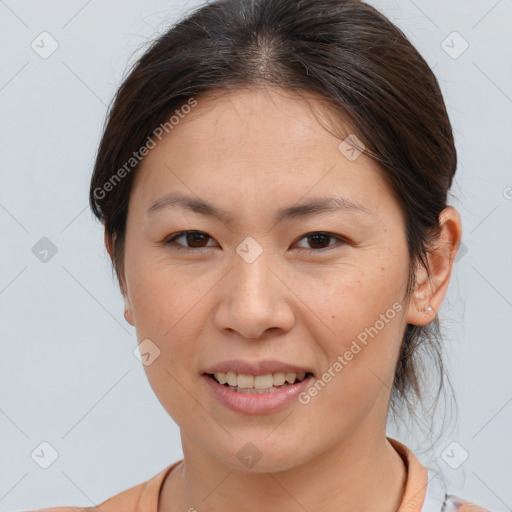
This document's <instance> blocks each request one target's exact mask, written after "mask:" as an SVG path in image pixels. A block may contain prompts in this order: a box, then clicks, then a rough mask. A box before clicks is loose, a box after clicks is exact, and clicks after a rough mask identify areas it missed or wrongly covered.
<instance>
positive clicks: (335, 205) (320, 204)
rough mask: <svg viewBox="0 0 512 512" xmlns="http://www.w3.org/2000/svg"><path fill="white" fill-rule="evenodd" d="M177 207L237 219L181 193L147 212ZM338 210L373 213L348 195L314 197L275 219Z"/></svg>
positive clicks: (282, 210) (281, 211) (226, 220)
mask: <svg viewBox="0 0 512 512" xmlns="http://www.w3.org/2000/svg"><path fill="white" fill-rule="evenodd" d="M176 207H179V208H184V209H186V210H190V211H192V212H195V213H198V214H200V215H204V216H207V217H214V218H216V219H219V220H220V221H222V222H224V223H226V224H232V223H233V221H234V219H235V216H234V215H233V214H232V213H231V212H229V211H228V210H225V209H223V208H220V207H218V206H214V205H212V204H210V203H208V202H206V201H203V200H202V199H194V198H191V197H188V196H183V195H179V194H168V195H166V196H164V197H161V198H160V199H158V200H157V201H155V202H154V203H153V204H152V205H151V206H150V207H149V208H148V210H147V211H146V214H149V215H151V214H154V213H156V212H158V211H161V210H163V209H165V208H176ZM338 211H354V212H360V213H364V214H366V215H373V214H372V212H371V211H370V210H368V209H367V208H366V207H365V206H363V205H362V204H359V203H356V202H354V201H352V200H351V199H348V198H346V197H342V196H336V197H320V198H314V199H312V200H310V201H308V202H305V203H299V204H295V205H292V206H287V207H284V208H280V209H279V210H277V212H276V215H275V219H274V221H275V222H281V221H284V220H289V219H297V218H304V217H311V216H314V215H318V214H321V213H326V212H338Z"/></svg>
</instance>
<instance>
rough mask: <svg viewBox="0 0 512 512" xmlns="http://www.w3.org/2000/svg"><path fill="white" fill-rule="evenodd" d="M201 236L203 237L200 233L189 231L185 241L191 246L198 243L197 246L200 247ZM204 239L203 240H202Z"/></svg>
mask: <svg viewBox="0 0 512 512" xmlns="http://www.w3.org/2000/svg"><path fill="white" fill-rule="evenodd" d="M201 237H203V238H204V235H203V234H202V233H189V234H188V235H187V243H188V244H189V245H190V246H191V247H197V246H195V245H194V243H196V242H197V243H199V247H201V245H200V244H201ZM203 241H204V240H203Z"/></svg>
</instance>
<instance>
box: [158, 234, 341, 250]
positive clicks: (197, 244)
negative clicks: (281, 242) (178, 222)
mask: <svg viewBox="0 0 512 512" xmlns="http://www.w3.org/2000/svg"><path fill="white" fill-rule="evenodd" d="M180 238H184V240H185V242H186V243H187V244H189V245H188V246H183V245H182V244H180V243H178V244H176V241H177V240H179V239H180ZM208 239H210V240H213V238H212V237H210V236H209V235H207V234H206V233H203V232H201V231H181V232H180V233H177V234H175V235H173V236H171V237H170V238H167V239H166V240H165V241H164V244H165V245H172V244H176V245H177V248H178V249H185V250H186V249H202V248H205V247H214V246H211V245H210V246H208V245H206V246H205V245H203V244H204V242H205V241H207V240H208ZM329 239H337V240H338V242H339V243H341V244H343V243H347V242H346V240H344V239H343V238H341V237H339V236H337V235H332V234H330V233H325V232H320V231H319V232H315V233H308V234H307V235H304V236H303V237H301V238H300V239H299V240H308V243H309V244H310V245H313V246H316V247H313V248H312V249H308V248H306V249H305V250H306V251H315V252H319V251H326V250H329V249H331V248H332V247H333V246H334V245H336V244H329V243H328V242H329ZM326 243H327V244H328V245H327V247H318V246H319V245H320V246H322V245H325V244H326Z"/></svg>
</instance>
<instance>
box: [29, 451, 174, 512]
mask: <svg viewBox="0 0 512 512" xmlns="http://www.w3.org/2000/svg"><path fill="white" fill-rule="evenodd" d="M180 462H181V460H179V461H177V462H175V463H173V464H171V465H170V466H167V467H166V468H164V469H163V470H161V471H160V472H159V473H157V474H156V475H154V476H153V477H152V478H150V479H149V480H147V481H146V482H142V483H139V484H137V485H134V486H133V487H130V488H128V489H126V490H124V491H122V492H120V493H118V494H116V495H115V496H112V497H111V498H108V499H106V500H105V501H103V502H101V503H99V504H98V505H96V506H94V507H70V506H67V507H52V508H41V509H33V510H23V511H21V512H119V511H120V510H122V511H123V512H142V511H146V510H148V511H149V510H151V511H153V510H156V509H157V508H158V496H159V492H160V489H161V487H162V484H163V482H164V480H165V477H166V476H167V474H168V473H169V472H170V471H171V470H172V469H173V468H174V467H176V466H177V465H178V464H180Z"/></svg>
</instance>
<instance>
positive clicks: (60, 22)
mask: <svg viewBox="0 0 512 512" xmlns="http://www.w3.org/2000/svg"><path fill="white" fill-rule="evenodd" d="M370 3H372V4H373V5H375V6H376V7H378V8H379V9H381V10H382V12H383V13H384V14H386V15H387V16H388V17H389V18H390V19H391V20H392V21H394V22H395V23H396V24H398V26H400V27H401V28H402V29H403V30H404V32H405V33H406V34H407V35H408V36H409V37H410V38H411V40H412V42H413V44H415V45H416V47H417V48H418V49H419V51H420V52H421V53H422V55H423V56H424V57H425V58H426V60H427V61H428V63H429V64H430V65H431V67H433V69H434V72H435V73H436V76H437V77H438V79H439V81H440V85H441V87H442V90H443V93H444V96H445V100H446V103H447V106H448V109H449V114H450V118H451V121H452V124H453V127H454V131H455V135H456V143H457V149H458V155H459V167H458V171H457V176H456V182H455V185H454V187H453V188H452V192H453V194H452V195H451V199H450V204H452V205H453V206H455V207H456V208H458V209H459V212H460V213H461V216H462V221H463V228H464V235H463V243H464V248H463V252H465V251H467V252H465V254H464V253H461V257H460V259H459V260H458V261H457V263H456V265H455V270H454V274H453V278H452V283H451V285H450V290H449V293H448V297H447V299H446V300H445V303H444V304H443V308H442V310H441V312H440V316H441V319H442V322H443V326H444V334H445V339H446V347H447V351H448V353H449V359H448V361H447V364H448V368H449V371H450V374H451V377H452V380H453V382H454V386H455V391H456V397H457V400H458V403H459V418H458V423H457V425H456V426H455V427H453V428H450V429H447V430H446V432H445V435H444V437H443V438H442V440H441V441H440V443H438V445H437V447H436V449H435V453H434V454H432V453H431V454H430V457H429V455H428V453H427V452H422V450H423V449H424V446H425V445H424V439H423V438H422V436H421V435H420V434H416V435H415V434H413V435H412V437H411V436H407V435H406V434H405V433H401V434H399V433H396V437H397V438H399V439H401V440H402V441H404V442H406V443H408V445H409V446H410V447H411V448H412V449H417V455H418V457H419V458H420V460H421V461H422V462H424V463H425V464H427V463H429V464H431V463H435V464H437V465H438V469H440V470H441V471H442V472H443V474H444V476H445V478H447V479H448V481H449V482H450V485H451V487H450V490H451V491H453V492H457V493H459V494H461V495H462V496H464V497H465V498H466V499H471V500H473V501H476V502H477V503H479V504H481V505H484V506H487V507H488V508H490V509H492V510H512V486H511V485H510V482H511V476H512V439H511V437H512V435H511V424H512V403H511V402H512V376H511V371H510V368H511V365H512V345H511V343H512V335H511V332H512V271H511V262H512V258H511V256H512V238H511V233H512V230H511V221H512V199H511V198H512V188H510V187H512V172H511V161H512V152H511V136H512V124H511V120H510V119H511V116H512V59H511V54H512V52H511V50H512V31H510V26H512V1H511V0H500V1H496V0H471V1H468V0H449V1H446V0H435V1H425V0H424V1H420V0H417V1H415V2H413V1H411V0H396V1H391V0H378V1H377V0H374V1H372V2H370ZM195 5H197V2H187V3H180V2H178V1H163V0H144V1H141V0H137V1H135V0H129V1H127V0H124V1H121V0H115V1H114V0H107V1H99V0H92V1H91V0H89V1H84V0H73V1H69V0H68V1H64V0H60V1H57V0H53V1H45V2H36V1H35V0H32V1H17V0H6V1H0V37H1V50H0V51H1V58H2V66H1V69H0V116H1V117H0V120H1V121H0V123H1V124H0V129H1V138H0V144H1V148H0V149H1V160H0V162H1V163H0V165H1V174H0V179H1V187H0V226H1V229H2V251H1V271H0V272H1V273H0V307H1V320H0V332H1V340H2V355H1V357H0V379H1V386H0V392H1V395H0V398H1V402H0V429H1V436H0V443H1V446H0V460H1V461H2V464H1V467H0V511H2V512H5V511H13V510H21V509H28V508H36V507H50V506H57V505H76V506H93V505H94V504H97V503H99V502H101V501H103V500H104V499H106V498H107V497H110V496H112V495H114V494H116V493H118V492H120V491H122V490H124V489H127V488H128V487H131V486H132V485H135V484H137V483H140V482H143V481H146V480H147V479H149V478H150V477H152V476H153V475H155V474H156V473H157V472H159V471H160V470H161V469H163V468H164V467H166V466H167V465H169V464H170V463H172V462H174V461H176V460H178V459H179V458H181V457H182V451H181V444H180V439H179V430H178V428H177V426H176V425H175V423H174V422H173V420H172V419H171V418H170V417H169V416H168V415H167V413H166V412H165V411H164V409H163V408H162V406H161V405H160V403H159V402H158V400H157V398H156V397H155V396H154V394H153V392H152V390H151V388H150V386H149V384H148V382H147V379H146V377H145V373H144V371H143V367H142V364H141V363H140V362H139V361H138V360H137V359H136V358H135V357H134V355H133V350H134V348H135V347H136V345H137V340H136V336H135V331H134V329H133V328H132V327H131V326H130V325H128V324H127V323H126V322H125V321H124V318H123V303H122V300H121V296H120V293H119V291H118V289H117V285H116V283H115V281H113V280H112V279H111V274H110V267H109V261H108V258H107V255H106V252H105V250H104V248H103V236H102V230H101V227H100V225H99V224H97V223H96V222H95V221H93V218H92V214H91V213H90V212H89V210H88V207H87V192H88V183H89V177H90V173H91V169H92V164H93V160H94V154H95V151H96V147H97V143H98V141H99V137H100V134H101V128H102V123H103V120H104V117H105V113H106V105H108V103H109V102H110V100H111V98H112V96H113V94H114V91H115V89H116V87H117V86H118V85H119V83H120V80H121V78H122V75H123V73H124V71H125V69H126V66H127V64H128V63H130V62H133V60H134V58H135V57H136V56H138V55H140V54H141V50H140V49H139V48H140V46H141V45H142V44H143V43H144V42H145V41H147V40H148V38H150V37H151V36H154V35H156V34H158V33H161V32H162V31H163V30H164V29H165V28H166V27H167V26H168V25H169V24H170V23H171V22H173V21H175V20H176V19H177V18H178V17H180V16H181V15H182V14H183V13H184V12H185V11H187V10H188V9H190V8H192V7H194V6H195ZM43 31H47V32H49V33H50V34H51V36H52V37H53V38H54V39H55V40H56V41H57V42H58V45H59V47H58V49H57V50H56V51H55V52H54V53H53V54H52V55H51V56H50V57H49V58H47V59H43V58H41V57H40V56H39V54H38V53H36V52H35V51H34V50H33V49H32V48H31V43H32V41H33V40H34V39H36V38H37V36H39V34H40V33H41V32H43ZM453 31H457V32H458V33H459V34H460V35H461V36H462V37H463V38H464V39H465V40H466V41H467V42H468V43H469V48H468V49H467V51H465V52H464V53H463V54H462V55H460V57H458V58H457V59H454V58H452V57H451V56H450V55H448V53H446V51H445V49H443V41H444V40H445V39H446V38H447V36H449V35H450V34H451V33H452V32H453ZM447 41H448V42H447V43H445V45H446V44H449V45H451V46H454V49H452V50H451V51H452V52H453V51H457V50H458V49H460V48H461V46H460V44H461V41H460V40H454V43H453V44H452V43H451V42H450V41H451V39H448V40H447ZM507 187H508V188H507ZM42 237H48V238H49V239H50V240H51V241H52V242H53V243H54V244H55V246H56V247H57V249H58V252H57V253H56V254H55V255H54V256H53V257H51V258H49V259H48V261H47V262H42V261H40V260H39V259H38V258H37V257H36V256H35V255H34V254H33V252H32V247H33V246H34V245H35V244H36V243H37V242H38V241H39V240H40V239H41V238H42ZM389 435H394V432H393V427H390V431H389ZM398 436H400V437H398ZM43 441H46V442H48V443H50V444H51V445H52V446H53V447H54V448H55V450H56V451H57V452H58V454H59V457H58V459H57V460H56V461H55V462H54V463H53V464H52V465H51V466H50V467H49V468H48V469H42V468H41V467H40V466H39V465H38V464H36V462H34V460H33V459H32V458H31V453H32V452H33V451H34V450H35V449H36V448H37V447H39V445H40V443H41V442H43ZM452 442H457V443H459V445H460V446H461V447H463V448H464V450H466V451H467V452H468V454H469V457H468V459H467V460H466V461H465V462H464V463H463V464H462V465H461V466H460V467H459V468H457V469H452V468H451V467H450V466H449V465H448V464H447V463H446V462H445V460H444V459H443V457H442V453H443V450H444V449H445V448H446V447H448V446H449V445H450V444H451V443H452ZM422 443H423V444H422ZM422 446H423V448H422ZM457 450H459V451H458V452H457ZM450 453H451V452H450ZM454 453H455V456H456V457H459V458H460V456H461V455H460V454H461V453H462V452H460V448H459V447H458V445H457V446H456V450H455V452H453V453H452V456H453V454H454ZM433 459H434V460H433Z"/></svg>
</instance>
